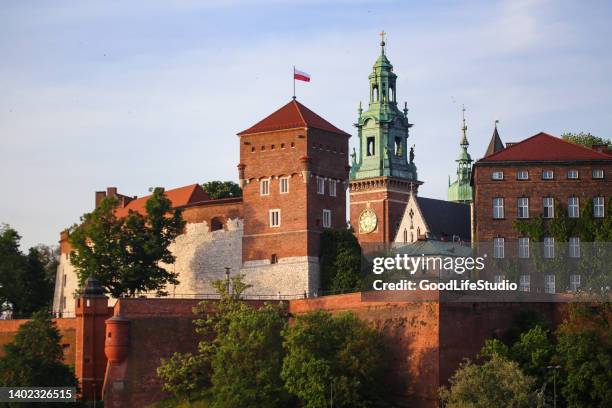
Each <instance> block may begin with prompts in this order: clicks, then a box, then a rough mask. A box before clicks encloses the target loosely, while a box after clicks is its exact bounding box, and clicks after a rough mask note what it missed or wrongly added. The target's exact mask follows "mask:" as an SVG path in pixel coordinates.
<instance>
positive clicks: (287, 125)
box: [238, 99, 349, 136]
mask: <svg viewBox="0 0 612 408" xmlns="http://www.w3.org/2000/svg"><path fill="white" fill-rule="evenodd" d="M300 127H310V128H316V129H321V130H325V131H328V132H332V133H337V134H339V135H346V136H349V134H348V133H346V132H344V131H342V130H340V129H338V128H337V127H335V126H334V125H332V124H331V123H329V122H328V121H326V120H325V119H323V118H322V117H321V116H319V115H317V114H316V113H314V112H313V111H311V110H310V109H308V108H307V107H305V106H304V105H302V104H301V103H299V102H298V101H297V100H295V99H293V100H291V102H289V103H288V104H286V105H285V106H283V107H282V108H280V109H279V110H277V111H276V112H274V113H272V114H271V115H269V116H267V117H266V118H264V119H262V120H260V121H259V122H257V123H256V124H254V125H253V126H251V127H250V128H248V129H246V130H243V131H242V132H240V133H238V135H248V134H252V133H261V132H272V131H275V130H283V129H294V128H300Z"/></svg>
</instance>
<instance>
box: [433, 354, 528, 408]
mask: <svg viewBox="0 0 612 408" xmlns="http://www.w3.org/2000/svg"><path fill="white" fill-rule="evenodd" d="M449 382H450V387H448V388H446V387H443V388H442V389H441V390H440V398H441V399H442V400H443V401H444V406H445V407H447V408H490V407H499V408H505V407H508V408H523V407H525V408H527V407H532V406H533V405H534V404H533V401H534V399H535V393H534V391H533V390H532V387H533V386H534V380H533V378H531V377H529V376H527V375H525V374H524V373H523V372H522V371H521V369H520V368H519V365H518V363H516V362H514V361H509V360H507V359H505V358H503V357H501V356H499V355H497V354H493V355H492V356H491V358H490V359H489V360H488V361H486V362H484V363H483V364H480V365H479V364H475V363H472V362H470V361H467V362H465V363H464V364H462V365H461V367H460V368H459V369H458V370H457V371H456V372H455V373H454V374H453V376H452V377H451V378H450V380H449Z"/></svg>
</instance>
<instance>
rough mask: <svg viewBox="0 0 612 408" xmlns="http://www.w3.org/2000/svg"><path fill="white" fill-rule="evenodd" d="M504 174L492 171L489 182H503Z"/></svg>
mask: <svg viewBox="0 0 612 408" xmlns="http://www.w3.org/2000/svg"><path fill="white" fill-rule="evenodd" d="M503 179H504V172H503V171H494V172H492V173H491V180H503Z"/></svg>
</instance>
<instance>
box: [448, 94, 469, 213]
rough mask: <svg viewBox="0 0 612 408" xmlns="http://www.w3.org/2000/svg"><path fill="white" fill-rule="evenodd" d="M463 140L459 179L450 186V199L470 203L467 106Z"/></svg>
mask: <svg viewBox="0 0 612 408" xmlns="http://www.w3.org/2000/svg"><path fill="white" fill-rule="evenodd" d="M462 121H463V126H461V133H462V137H461V141H460V142H459V146H460V151H459V157H457V160H455V161H456V162H457V180H456V181H455V182H453V183H450V184H449V186H448V200H449V201H455V202H458V203H470V202H471V201H472V186H471V185H470V178H471V176H472V162H473V160H472V157H471V156H470V154H469V153H468V146H469V145H470V144H469V142H468V139H467V125H466V123H465V106H464V107H463V108H462Z"/></svg>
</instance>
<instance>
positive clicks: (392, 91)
mask: <svg viewBox="0 0 612 408" xmlns="http://www.w3.org/2000/svg"><path fill="white" fill-rule="evenodd" d="M389 100H390V101H392V102H395V89H394V88H393V86H390V87H389Z"/></svg>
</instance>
